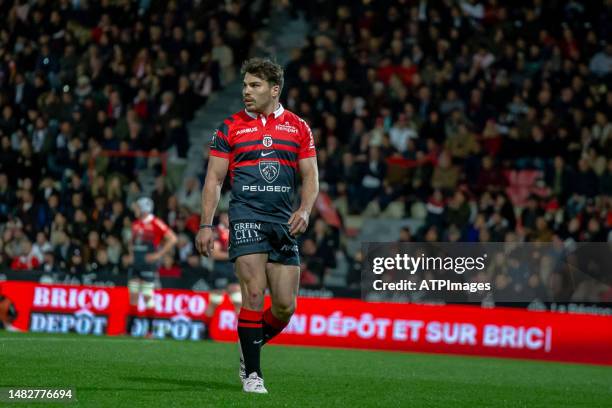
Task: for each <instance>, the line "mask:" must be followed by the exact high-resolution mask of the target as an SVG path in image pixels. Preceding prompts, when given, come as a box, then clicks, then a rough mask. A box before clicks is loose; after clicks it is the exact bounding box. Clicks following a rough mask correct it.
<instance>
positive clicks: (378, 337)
mask: <svg viewBox="0 0 612 408" xmlns="http://www.w3.org/2000/svg"><path fill="white" fill-rule="evenodd" d="M0 296H3V297H5V298H6V299H9V300H10V301H11V302H12V304H13V305H14V307H15V309H16V311H17V317H16V318H15V319H14V320H13V321H12V323H11V324H12V325H13V326H14V327H16V328H18V329H20V330H24V331H32V332H45V333H66V332H75V333H80V334H92V335H120V334H126V328H127V316H128V314H129V313H130V308H129V304H128V293H127V289H126V288H124V287H115V288H102V287H87V286H65V285H45V284H39V283H33V282H0ZM207 304H208V294H207V293H203V292H193V291H186V290H176V289H162V290H159V291H157V292H156V294H155V308H154V309H153V310H151V311H148V312H147V311H146V310H145V308H144V305H143V304H142V302H141V303H140V304H139V306H138V311H137V312H136V318H137V320H139V321H140V323H138V324H141V325H143V326H141V328H142V327H144V324H145V322H146V324H147V325H148V326H147V327H148V329H147V330H144V329H143V330H141V329H138V328H135V327H136V326H137V324H136V325H133V326H132V329H131V334H132V335H135V336H143V335H145V333H148V334H149V336H151V337H153V338H173V339H176V340H199V339H202V338H203V337H204V334H205V332H206V329H207V328H206V327H205V323H204V321H205V318H204V311H205V310H206V306H207ZM208 330H209V331H210V333H209V335H210V338H212V339H213V340H219V341H235V340H236V314H235V312H234V310H233V308H232V305H231V303H230V302H229V300H228V299H226V300H225V301H224V303H222V304H221V306H220V307H219V308H218V309H217V311H216V312H215V315H214V317H213V319H212V320H211V321H210V327H209V328H208ZM272 343H275V344H290V345H303V346H325V347H344V348H359V349H376V350H396V351H413V352H430V353H450V354H464V355H480V356H494V357H513V358H528V359H539V360H556V361H569V362H580V363H592V364H604V365H612V347H610V344H612V317H610V316H595V315H587V314H577V313H573V314H570V313H554V312H548V311H527V310H524V309H512V308H481V307H477V306H457V305H454V306H449V305H446V306H442V305H440V306H436V305H415V304H400V303H375V302H364V301H361V300H356V299H318V298H299V299H298V308H297V312H296V314H295V315H294V316H293V318H292V320H291V322H290V323H289V325H288V326H287V328H286V329H285V330H284V331H283V333H282V334H281V335H279V336H278V337H277V338H275V339H274V340H273V342H272Z"/></svg>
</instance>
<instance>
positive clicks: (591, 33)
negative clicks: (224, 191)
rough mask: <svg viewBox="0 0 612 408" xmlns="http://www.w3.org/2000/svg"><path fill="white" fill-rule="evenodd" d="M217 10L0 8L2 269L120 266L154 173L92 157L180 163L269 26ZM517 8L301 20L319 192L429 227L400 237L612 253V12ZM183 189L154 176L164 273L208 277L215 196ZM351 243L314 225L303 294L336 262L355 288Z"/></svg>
mask: <svg viewBox="0 0 612 408" xmlns="http://www.w3.org/2000/svg"><path fill="white" fill-rule="evenodd" d="M208 3H210V2H205V1H202V2H193V3H192V2H177V1H170V2H168V3H162V2H159V4H158V3H157V2H152V3H150V2H148V1H144V0H143V1H140V2H131V1H127V0H125V1H116V2H111V1H102V2H101V3H99V4H98V3H95V4H94V3H93V2H92V4H90V6H89V7H87V6H86V3H84V2H83V3H80V4H81V6H79V7H75V6H74V4H76V3H73V2H69V1H67V0H63V1H61V2H60V7H52V6H51V2H45V1H38V2H35V3H33V4H30V3H19V2H16V3H15V4H13V2H4V3H2V4H1V5H0V8H1V10H0V12H1V15H2V16H3V17H2V22H3V25H2V28H1V29H0V44H2V46H1V47H0V56H1V66H0V92H1V93H0V105H1V109H2V111H1V112H0V113H1V118H0V138H1V139H0V140H1V143H0V157H1V160H0V229H1V230H2V231H1V232H2V235H1V236H0V257H1V258H0V265H2V266H4V267H11V268H13V269H20V268H23V269H32V268H40V269H45V268H49V267H51V266H49V265H54V264H58V265H61V267H62V268H67V270H70V271H74V273H81V272H79V271H81V270H94V269H96V268H109V269H111V270H114V271H115V273H120V271H121V270H123V268H124V267H125V266H127V262H128V261H129V260H128V259H127V258H126V256H125V244H126V240H127V239H128V238H129V237H128V236H127V235H128V234H127V231H129V223H130V215H129V208H130V204H131V202H132V201H133V200H134V199H135V198H136V197H137V196H138V194H139V193H140V187H139V185H138V183H137V181H136V178H135V174H136V172H137V171H138V170H139V169H140V168H141V167H142V166H143V165H146V164H144V163H143V162H142V161H139V160H136V159H131V158H126V157H120V158H112V159H109V160H108V161H107V162H104V163H102V165H101V166H96V173H95V177H91V173H89V172H88V171H87V163H88V162H89V158H90V157H93V156H95V155H96V154H97V152H99V151H100V150H102V149H105V150H119V151H123V152H126V151H132V150H149V151H154V150H160V151H165V150H167V149H168V148H170V147H171V146H175V147H176V150H177V152H178V154H179V156H185V153H186V151H187V149H188V147H189V146H188V135H187V131H186V126H185V124H186V122H188V121H189V120H190V119H191V118H192V117H193V114H194V111H195V109H197V107H199V106H201V105H202V104H204V103H205V102H206V99H207V97H208V96H209V95H210V93H211V92H214V91H215V90H217V89H219V88H220V87H222V85H223V83H225V82H226V81H231V80H232V79H233V78H234V77H235V72H236V70H235V62H238V61H240V60H241V59H242V56H244V55H247V54H248V50H249V47H250V45H251V44H252V35H250V34H251V33H252V32H253V30H256V29H258V28H259V26H258V24H257V22H260V21H262V20H263V19H262V16H263V15H261V14H258V15H254V16H253V15H250V14H249V13H248V12H247V9H246V7H245V5H244V3H247V2H237V1H234V2H228V3H227V6H226V7H221V8H220V7H217V6H214V7H213V6H211V4H212V3H211V4H208ZM502 3H503V2H499V1H497V0H439V1H416V0H414V1H410V0H396V1H366V0H363V1H360V2H347V1H338V0H329V1H325V2H301V1H300V2H295V3H294V5H293V6H292V7H291V8H290V11H292V12H293V13H294V14H295V16H297V15H298V12H301V13H303V14H304V15H305V16H306V17H307V19H308V21H309V22H310V24H311V27H312V30H311V33H310V35H309V36H308V37H307V39H306V45H305V46H304V47H303V48H302V49H299V50H298V49H296V50H294V52H293V55H292V58H291V60H290V62H289V63H288V64H287V66H286V72H285V88H284V91H283V98H282V102H283V104H284V105H285V107H287V108H288V109H290V110H293V111H295V112H296V113H297V114H298V115H301V116H302V117H304V118H305V119H306V120H307V121H308V122H309V123H310V124H311V127H312V128H313V133H314V136H315V140H316V144H317V146H318V158H319V169H320V180H321V185H322V190H323V191H325V192H326V193H327V194H329V196H330V197H331V198H332V200H333V203H334V205H335V208H336V209H337V211H338V213H339V215H340V217H341V218H342V219H343V220H345V221H346V220H347V219H349V218H350V217H355V216H358V217H361V218H371V217H390V218H397V219H402V218H407V217H411V218H413V219H418V220H420V221H421V222H422V227H420V228H418V229H415V230H411V229H409V228H404V229H403V230H402V232H401V234H400V237H399V240H401V241H413V240H424V241H468V242H494V241H504V240H524V241H555V240H558V241H566V240H568V239H573V240H575V241H606V240H610V239H611V235H610V230H611V227H612V123H610V118H611V117H612V89H611V88H610V86H611V85H612V81H611V79H612V42H609V41H610V38H611V32H610V30H611V28H610V27H611V26H610V24H609V21H610V19H611V18H612V6H610V5H605V4H604V3H605V2H603V1H601V2H588V3H587V4H582V3H578V2H575V1H569V0H565V1H561V0H558V1H543V0H522V1H517V2H513V3H512V6H511V7H510V6H507V5H504V4H502ZM608 3H609V2H608ZM215 4H216V3H215ZM264 9H265V8H264ZM153 10H156V11H153ZM157 10H159V11H157ZM205 10H214V12H205ZM196 16H197V17H196ZM561 21H565V23H563V24H561V23H560V22H561ZM606 41H608V42H606ZM98 167H100V168H98ZM187 183H188V185H187V188H186V192H185V193H183V194H182V195H181V196H179V195H177V194H175V193H174V192H173V191H169V189H168V186H167V183H166V182H165V179H164V178H163V176H161V175H160V177H158V179H157V180H156V189H155V192H154V197H153V198H154V200H155V202H156V204H157V208H156V213H157V214H158V215H160V216H161V217H163V219H164V220H165V221H166V222H168V224H169V225H170V226H172V227H173V228H174V229H175V230H176V231H177V233H178V234H179V237H180V243H179V249H178V251H177V253H176V255H175V259H168V260H166V261H165V262H164V268H166V269H167V270H170V271H171V272H169V273H170V274H174V275H176V274H177V273H178V272H177V269H178V270H179V271H180V268H181V267H188V266H189V265H192V266H193V265H197V264H198V262H197V257H196V256H195V255H194V249H193V245H192V242H193V239H192V238H193V228H197V217H196V219H194V214H196V215H197V213H198V212H199V207H198V202H199V194H200V190H199V189H200V183H201V180H197V179H191V180H188V181H187ZM194 223H195V224H194ZM345 232H346V231H345V229H344V228H342V227H341V228H335V227H333V226H330V225H329V224H328V223H326V222H325V221H324V219H323V218H321V217H320V216H319V215H317V214H314V215H313V219H312V220H311V225H310V227H309V231H307V233H306V234H305V236H304V237H302V239H301V252H302V254H303V258H304V264H303V275H302V283H303V284H304V285H307V286H308V285H311V286H319V285H321V284H322V283H323V281H324V279H325V276H326V275H327V274H328V273H329V271H330V270H332V269H333V268H334V267H335V266H336V255H337V254H336V253H337V252H338V251H344V252H345V254H344V255H345V256H346V258H347V259H348V260H349V274H348V276H347V284H348V285H353V286H357V285H358V282H359V279H360V276H359V273H360V272H359V271H360V257H361V256H362V254H360V253H357V254H348V253H346V252H347V251H345V250H344V249H345V248H344V242H345V239H346V234H345ZM189 262H191V264H190V263H189ZM175 264H179V266H178V267H177V266H176V265H175Z"/></svg>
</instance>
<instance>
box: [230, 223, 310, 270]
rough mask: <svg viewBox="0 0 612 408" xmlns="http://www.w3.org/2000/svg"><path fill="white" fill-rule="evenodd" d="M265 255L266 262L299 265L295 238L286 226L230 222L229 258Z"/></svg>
mask: <svg viewBox="0 0 612 408" xmlns="http://www.w3.org/2000/svg"><path fill="white" fill-rule="evenodd" d="M258 253H267V254H268V262H276V263H280V264H283V265H296V266H299V265H300V254H299V251H298V243H297V240H296V239H295V237H293V236H291V234H289V225H288V224H276V223H271V222H263V221H232V222H231V223H230V245H229V257H230V260H231V261H232V262H234V261H235V260H236V258H238V257H239V256H242V255H248V254H258Z"/></svg>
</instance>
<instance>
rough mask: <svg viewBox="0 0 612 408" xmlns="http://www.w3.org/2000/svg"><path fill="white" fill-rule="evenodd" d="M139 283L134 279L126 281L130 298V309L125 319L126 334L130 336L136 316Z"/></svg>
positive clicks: (139, 281)
mask: <svg viewBox="0 0 612 408" xmlns="http://www.w3.org/2000/svg"><path fill="white" fill-rule="evenodd" d="M140 283H141V280H140V279H138V278H135V277H131V276H130V278H129V280H128V293H129V297H130V309H129V312H128V319H127V328H126V331H127V334H129V335H131V334H132V329H133V326H134V320H135V319H136V316H137V314H138V298H139V296H140Z"/></svg>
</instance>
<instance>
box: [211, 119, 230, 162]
mask: <svg viewBox="0 0 612 408" xmlns="http://www.w3.org/2000/svg"><path fill="white" fill-rule="evenodd" d="M210 154H211V155H212V156H217V157H222V158H224V159H229V155H230V144H229V127H228V126H227V125H226V124H225V123H221V125H219V127H218V128H217V129H215V131H214V133H213V135H212V138H211V139H210Z"/></svg>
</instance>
